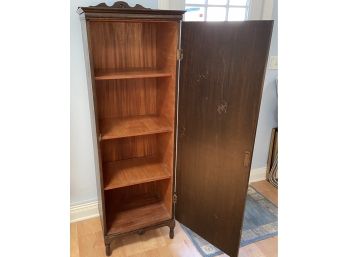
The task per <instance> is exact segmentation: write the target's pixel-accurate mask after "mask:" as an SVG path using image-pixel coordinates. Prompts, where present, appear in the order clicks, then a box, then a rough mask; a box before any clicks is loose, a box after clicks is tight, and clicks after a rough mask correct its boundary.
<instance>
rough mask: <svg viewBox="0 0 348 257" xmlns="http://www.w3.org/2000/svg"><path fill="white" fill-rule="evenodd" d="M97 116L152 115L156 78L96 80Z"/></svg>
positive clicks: (155, 95)
mask: <svg viewBox="0 0 348 257" xmlns="http://www.w3.org/2000/svg"><path fill="white" fill-rule="evenodd" d="M96 84H97V85H96V87H97V103H98V112H99V118H100V119H105V118H121V117H129V116H137V115H153V114H156V112H157V101H156V99H157V90H156V84H157V82H156V79H154V78H147V79H125V80H102V81H97V83H96Z"/></svg>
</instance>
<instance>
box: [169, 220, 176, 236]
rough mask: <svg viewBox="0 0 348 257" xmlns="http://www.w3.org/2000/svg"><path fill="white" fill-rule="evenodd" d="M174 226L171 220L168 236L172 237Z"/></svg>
mask: <svg viewBox="0 0 348 257" xmlns="http://www.w3.org/2000/svg"><path fill="white" fill-rule="evenodd" d="M174 227H175V221H174V220H173V221H172V222H171V224H170V225H169V238H170V239H173V238H174Z"/></svg>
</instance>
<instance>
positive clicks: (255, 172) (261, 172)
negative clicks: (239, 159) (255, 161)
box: [249, 167, 267, 184]
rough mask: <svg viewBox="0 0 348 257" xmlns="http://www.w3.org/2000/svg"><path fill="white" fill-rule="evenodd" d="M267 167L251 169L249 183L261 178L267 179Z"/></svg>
mask: <svg viewBox="0 0 348 257" xmlns="http://www.w3.org/2000/svg"><path fill="white" fill-rule="evenodd" d="M266 170H267V168H266V167H261V168H257V169H251V171H250V178H249V184H250V183H252V182H257V181H261V180H266Z"/></svg>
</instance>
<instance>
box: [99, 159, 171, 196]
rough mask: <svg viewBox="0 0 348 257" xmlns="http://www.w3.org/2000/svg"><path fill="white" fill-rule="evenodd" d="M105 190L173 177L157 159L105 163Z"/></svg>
mask: <svg viewBox="0 0 348 257" xmlns="http://www.w3.org/2000/svg"><path fill="white" fill-rule="evenodd" d="M103 170H104V189H105V190H110V189H114V188H120V187H126V186H131V185H136V184H142V183H147V182H151V181H157V180H163V179H168V178H170V177H171V175H170V173H169V172H168V170H167V167H166V165H165V164H164V163H162V162H161V160H160V159H159V158H157V157H147V158H135V159H128V160H122V161H116V162H107V163H103Z"/></svg>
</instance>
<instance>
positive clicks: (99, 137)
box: [98, 134, 102, 142]
mask: <svg viewBox="0 0 348 257" xmlns="http://www.w3.org/2000/svg"><path fill="white" fill-rule="evenodd" d="M101 139H102V136H101V134H99V136H98V140H99V142H100V141H101Z"/></svg>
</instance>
